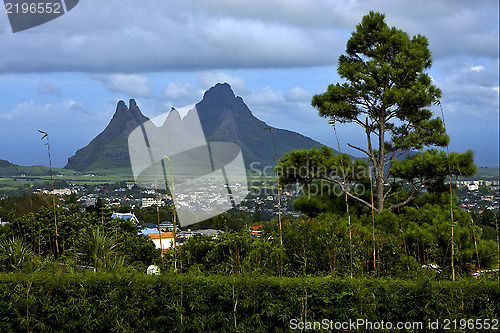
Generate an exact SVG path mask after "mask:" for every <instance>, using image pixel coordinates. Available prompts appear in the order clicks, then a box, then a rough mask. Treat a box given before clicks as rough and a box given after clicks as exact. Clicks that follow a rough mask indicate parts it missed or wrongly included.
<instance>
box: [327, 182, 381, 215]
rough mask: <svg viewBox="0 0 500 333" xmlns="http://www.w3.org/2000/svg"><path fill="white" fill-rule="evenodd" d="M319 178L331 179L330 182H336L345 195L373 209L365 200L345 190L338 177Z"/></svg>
mask: <svg viewBox="0 0 500 333" xmlns="http://www.w3.org/2000/svg"><path fill="white" fill-rule="evenodd" d="M321 179H324V180H328V181H331V182H334V183H336V184H338V185H339V186H340V189H341V190H342V192H344V193H345V194H346V195H347V196H349V197H351V198H353V199H355V200H357V201H359V202H361V203H362V204H364V205H366V206H368V208H370V209H374V207H373V206H372V205H371V204H370V203H368V202H367V201H365V200H363V199H361V198H359V197H357V196H355V195H354V194H351V193H350V192H349V191H347V189H346V188H345V187H344V185H342V182H341V181H340V180H338V179H330V178H326V177H321Z"/></svg>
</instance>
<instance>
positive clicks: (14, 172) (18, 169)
mask: <svg viewBox="0 0 500 333" xmlns="http://www.w3.org/2000/svg"><path fill="white" fill-rule="evenodd" d="M52 172H53V174H54V175H56V174H68V173H70V172H69V171H67V170H62V169H58V168H52ZM21 175H25V176H49V175H50V169H49V167H46V166H43V165H35V166H20V165H17V164H13V163H10V162H9V161H6V160H1V159H0V177H10V176H21Z"/></svg>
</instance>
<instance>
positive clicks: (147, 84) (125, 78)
mask: <svg viewBox="0 0 500 333" xmlns="http://www.w3.org/2000/svg"><path fill="white" fill-rule="evenodd" d="M90 77H91V78H92V79H94V80H98V81H100V82H101V83H102V84H103V85H104V87H105V88H106V89H107V90H109V91H112V92H118V93H122V94H124V95H126V96H127V97H130V98H137V97H152V96H153V95H154V93H153V90H152V88H151V80H150V79H149V78H148V77H147V76H144V75H139V74H93V75H91V76H90Z"/></svg>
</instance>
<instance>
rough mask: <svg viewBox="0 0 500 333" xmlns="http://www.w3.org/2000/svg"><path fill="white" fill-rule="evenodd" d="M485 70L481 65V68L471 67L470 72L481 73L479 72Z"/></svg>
mask: <svg viewBox="0 0 500 333" xmlns="http://www.w3.org/2000/svg"><path fill="white" fill-rule="evenodd" d="M483 69H484V66H483V65H479V66H471V67H470V70H471V71H474V72H479V71H482V70H483Z"/></svg>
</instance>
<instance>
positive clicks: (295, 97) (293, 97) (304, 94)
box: [285, 87, 312, 102]
mask: <svg viewBox="0 0 500 333" xmlns="http://www.w3.org/2000/svg"><path fill="white" fill-rule="evenodd" d="M285 97H286V98H287V99H288V100H289V101H293V102H304V101H308V100H311V97H312V94H311V93H310V92H308V91H307V90H305V89H302V88H300V87H293V88H290V89H288V90H287V91H286V92H285Z"/></svg>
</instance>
